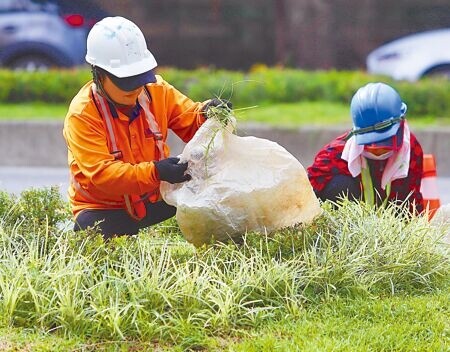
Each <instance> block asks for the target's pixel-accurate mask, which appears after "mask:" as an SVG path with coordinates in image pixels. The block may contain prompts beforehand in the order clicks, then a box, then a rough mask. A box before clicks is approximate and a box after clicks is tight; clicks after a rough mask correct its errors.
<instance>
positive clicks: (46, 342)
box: [0, 290, 450, 352]
mask: <svg viewBox="0 0 450 352" xmlns="http://www.w3.org/2000/svg"><path fill="white" fill-rule="evenodd" d="M449 302H450V290H445V291H443V292H439V293H435V294H429V295H420V296H404V297H387V298H383V299H379V300H373V299H372V300H371V299H365V300H362V299H355V300H336V301H334V302H329V303H324V304H323V305H320V306H317V307H316V308H313V309H310V310H304V311H301V312H299V317H297V318H295V319H293V318H290V319H285V320H282V321H277V322H275V323H273V322H272V323H271V322H270V321H267V322H265V324H263V325H262V326H261V327H260V328H257V329H247V330H241V331H236V332H235V333H234V335H233V336H216V337H212V338H208V339H207V341H204V342H206V343H207V345H208V346H209V347H208V348H207V349H206V350H208V351H242V352H276V351H280V352H289V351H293V352H294V351H311V352H315V351H348V352H357V351H361V352H365V351H405V352H406V351H423V352H433V351H448V350H449V348H450V325H449V316H450V308H449ZM191 337H192V339H195V338H196V337H195V336H194V335H193V336H191ZM0 350H1V351H11V352H12V351H49V352H50V351H55V352H56V351H61V352H63V351H64V352H65V351H72V350H77V351H114V350H121V351H127V350H133V351H146V350H147V351H150V350H154V351H157V350H159V351H165V350H167V351H183V348H182V347H181V346H171V345H167V344H166V345H164V344H159V345H158V344H154V343H151V342H145V341H128V342H127V341H122V342H117V341H116V342H114V341H103V342H95V341H91V342H89V341H86V340H83V339H82V338H80V337H77V336H67V337H64V336H60V335H58V334H52V333H45V332H43V331H39V329H37V330H33V329H26V330H23V329H18V328H3V329H0Z"/></svg>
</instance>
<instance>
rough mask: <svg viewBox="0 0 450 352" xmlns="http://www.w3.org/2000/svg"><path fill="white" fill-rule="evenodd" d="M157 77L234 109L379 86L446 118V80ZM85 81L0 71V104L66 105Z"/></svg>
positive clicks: (85, 73) (328, 97)
mask: <svg viewBox="0 0 450 352" xmlns="http://www.w3.org/2000/svg"><path fill="white" fill-rule="evenodd" d="M158 73H159V74H161V75H162V76H163V77H164V79H166V80H167V81H168V82H170V83H171V84H172V85H174V86H175V87H176V88H177V89H179V90H180V91H181V92H183V93H184V94H186V95H188V96H189V97H190V98H192V99H194V100H205V99H208V98H210V97H213V96H220V97H223V98H225V99H231V100H232V101H233V103H234V105H235V106H238V107H245V106H252V105H262V104H271V103H281V102H284V103H286V102H298V101H331V102H341V103H344V104H349V102H350V99H351V97H352V95H353V94H354V92H355V91H356V90H357V89H358V88H359V87H361V86H363V85H364V84H366V83H368V82H378V81H382V82H385V83H388V84H391V85H392V86H393V87H395V88H396V89H397V90H398V91H399V92H400V94H401V96H402V98H403V100H404V101H405V102H406V103H407V104H408V108H409V113H410V115H411V114H413V115H432V116H450V81H446V80H439V79H433V80H431V79H425V80H422V81H420V82H415V83H410V82H395V81H392V80H390V79H388V78H386V77H383V76H373V75H368V74H366V73H364V72H362V71H334V70H331V71H303V70H295V69H284V68H267V67H264V66H263V67H256V68H254V69H253V70H251V71H250V72H239V71H227V70H213V69H208V68H200V69H197V70H192V71H187V70H179V69H174V68H159V69H158ZM90 77H91V73H90V71H89V70H88V69H77V70H66V71H49V72H16V71H0V103H6V102H16V103H17V102H30V101H43V102H49V103H65V104H66V103H68V102H70V100H71V98H72V97H73V96H74V95H75V94H76V93H77V92H78V90H79V89H80V87H81V86H83V85H84V84H85V83H86V82H87V81H88V80H89V79H90Z"/></svg>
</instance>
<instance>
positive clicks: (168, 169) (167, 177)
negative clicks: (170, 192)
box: [155, 157, 191, 183]
mask: <svg viewBox="0 0 450 352" xmlns="http://www.w3.org/2000/svg"><path fill="white" fill-rule="evenodd" d="M179 161H180V158H175V157H171V158H167V159H163V160H161V161H156V162H155V167H156V170H158V175H159V179H160V180H161V181H167V182H169V183H180V182H185V181H189V180H190V179H191V175H189V174H185V171H186V169H187V167H188V164H187V163H182V164H178V163H179Z"/></svg>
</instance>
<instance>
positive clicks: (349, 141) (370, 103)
mask: <svg viewBox="0 0 450 352" xmlns="http://www.w3.org/2000/svg"><path fill="white" fill-rule="evenodd" d="M406 108H407V107H406V104H405V103H404V102H402V99H401V98H400V96H399V94H398V93H397V91H396V90H395V89H393V88H392V87H390V86H388V85H386V84H384V83H369V84H367V85H365V86H364V87H362V88H360V89H359V90H358V91H357V92H356V93H355V95H354V96H353V98H352V101H351V106H350V110H351V115H352V119H353V129H352V130H351V131H350V132H347V133H345V134H343V135H341V136H339V137H337V138H336V139H335V140H333V141H331V142H330V143H329V144H327V145H326V146H325V147H324V148H323V149H322V150H320V151H319V152H318V153H317V155H316V157H315V159H314V162H313V164H312V165H311V166H310V167H309V168H308V176H309V180H310V182H311V184H312V186H313V189H314V191H315V193H316V195H317V197H318V198H320V199H321V200H322V201H325V200H331V201H336V200H337V199H338V198H339V197H342V196H343V195H346V196H348V197H349V198H350V199H357V200H359V199H364V201H366V202H368V203H370V204H377V205H380V204H383V203H385V202H386V201H388V200H389V201H395V202H404V201H408V202H409V205H410V207H411V210H412V211H415V212H421V211H422V210H423V205H422V194H421V193H420V185H421V181H422V172H423V165H422V163H423V151H422V147H421V146H420V144H419V142H418V141H417V139H416V137H415V136H414V134H413V133H411V132H410V129H409V126H408V123H407V121H406V117H405V114H406Z"/></svg>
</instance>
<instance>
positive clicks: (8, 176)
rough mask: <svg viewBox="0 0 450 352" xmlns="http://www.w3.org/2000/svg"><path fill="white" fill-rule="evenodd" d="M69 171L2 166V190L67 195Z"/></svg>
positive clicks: (445, 198)
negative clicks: (45, 189) (55, 190)
mask: <svg viewBox="0 0 450 352" xmlns="http://www.w3.org/2000/svg"><path fill="white" fill-rule="evenodd" d="M68 184H69V173H68V170H67V169H66V168H50V167H45V168H36V167H32V168H31V167H0V190H3V191H7V192H9V193H15V194H19V193H20V192H21V191H23V190H25V189H28V188H41V187H49V186H54V185H57V186H59V188H60V190H61V194H63V195H64V196H66V195H67V187H68ZM437 184H438V190H439V194H440V200H441V204H448V203H450V177H445V178H444V177H441V178H438V180H437Z"/></svg>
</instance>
